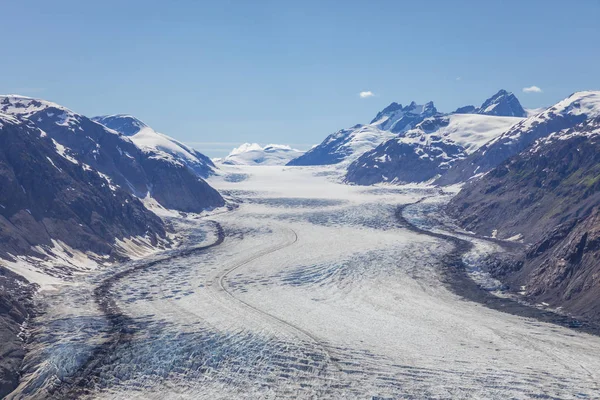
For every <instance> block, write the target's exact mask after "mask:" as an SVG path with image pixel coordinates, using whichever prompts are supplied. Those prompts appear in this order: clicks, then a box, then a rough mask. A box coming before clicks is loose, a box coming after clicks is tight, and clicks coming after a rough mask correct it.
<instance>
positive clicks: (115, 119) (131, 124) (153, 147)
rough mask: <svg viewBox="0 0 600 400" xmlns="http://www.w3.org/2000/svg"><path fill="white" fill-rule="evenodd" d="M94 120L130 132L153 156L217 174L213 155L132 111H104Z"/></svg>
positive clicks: (201, 172)
mask: <svg viewBox="0 0 600 400" xmlns="http://www.w3.org/2000/svg"><path fill="white" fill-rule="evenodd" d="M92 120H93V121H96V122H98V123H100V124H102V125H104V126H106V127H108V128H110V129H113V130H115V131H117V132H119V133H121V134H123V135H125V136H128V137H129V138H130V139H131V141H132V142H133V143H134V144H135V145H136V146H137V147H139V148H140V149H141V150H142V151H143V152H144V153H146V154H147V155H148V157H150V158H154V159H163V160H165V161H168V162H171V163H179V164H181V165H185V166H187V167H188V168H190V169H191V170H193V171H194V172H195V173H196V174H198V176H200V177H202V178H207V177H209V176H210V175H213V174H214V169H215V165H214V164H213V162H212V161H211V159H210V158H208V157H207V156H205V155H204V154H202V153H200V152H199V151H197V150H195V149H193V148H191V147H188V146H186V145H185V144H183V143H181V142H179V141H177V140H175V139H173V138H171V137H169V136H167V135H165V134H163V133H159V132H156V131H155V130H154V129H152V128H150V127H149V126H148V125H146V124H145V123H143V122H142V121H140V120H139V119H137V118H135V117H133V116H131V115H125V114H116V115H103V116H98V117H93V118H92Z"/></svg>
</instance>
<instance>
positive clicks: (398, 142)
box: [346, 114, 521, 185]
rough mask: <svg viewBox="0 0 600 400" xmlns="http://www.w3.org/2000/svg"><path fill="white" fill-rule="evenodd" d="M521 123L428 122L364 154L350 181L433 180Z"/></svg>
mask: <svg viewBox="0 0 600 400" xmlns="http://www.w3.org/2000/svg"><path fill="white" fill-rule="evenodd" d="M519 121H521V118H515V117H496V116H489V115H480V114H450V115H437V116H435V117H430V118H427V119H425V120H424V121H422V122H421V123H419V124H418V125H417V126H416V127H415V128H413V129H409V130H408V131H405V132H402V133H400V134H398V135H397V136H395V137H393V138H392V139H389V140H388V141H386V142H384V143H382V144H381V145H379V146H378V147H376V148H375V149H373V150H371V151H368V152H366V153H364V154H363V155H362V156H361V157H360V158H358V160H356V161H355V162H353V163H352V164H350V166H349V167H348V172H347V174H346V180H347V181H348V182H352V183H357V184H361V185H370V184H373V183H378V182H391V183H403V182H423V181H427V180H430V179H432V178H435V177H436V176H438V175H440V174H443V173H444V172H445V171H446V170H447V169H448V168H449V167H450V166H451V165H452V164H453V163H454V162H456V161H457V160H460V159H463V158H465V157H466V156H467V155H468V154H470V153H472V152H473V151H475V150H476V149H478V148H479V147H480V146H482V145H483V144H484V143H486V142H488V141H489V140H491V139H493V138H495V137H497V136H499V135H500V134H502V133H503V132H505V131H506V130H507V129H508V128H510V127H511V126H512V125H514V124H516V123H517V122H519Z"/></svg>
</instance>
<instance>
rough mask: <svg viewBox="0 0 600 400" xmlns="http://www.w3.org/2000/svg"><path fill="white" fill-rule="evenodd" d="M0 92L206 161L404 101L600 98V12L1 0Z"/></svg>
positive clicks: (301, 142)
mask: <svg viewBox="0 0 600 400" xmlns="http://www.w3.org/2000/svg"><path fill="white" fill-rule="evenodd" d="M0 6H1V10H2V12H1V13H0V26H1V27H2V31H3V40H2V44H1V45H0V49H1V51H2V55H3V57H2V60H1V61H0V93H17V94H22V95H26V96H31V97H38V98H44V99H47V100H51V101H54V102H57V103H59V104H62V105H64V106H66V107H69V108H70V109H72V110H74V111H76V112H79V113H81V114H84V115H87V116H94V115H101V114H116V113H127V114H132V115H135V116H137V117H138V118H140V119H141V120H143V121H144V122H146V123H147V124H148V125H150V126H152V127H153V128H154V129H155V130H157V131H160V132H163V133H166V134H168V135H170V136H173V137H175V138H177V139H179V140H181V141H184V142H186V143H188V144H191V145H192V146H194V147H195V148H197V149H198V150H200V151H202V152H204V153H206V154H208V155H209V156H213V157H218V156H223V155H225V154H226V153H227V152H228V151H229V150H230V149H231V148H233V147H235V146H237V145H239V144H240V143H243V142H258V143H261V144H267V143H281V144H290V145H293V146H294V147H298V148H301V149H307V148H309V147H310V146H311V145H313V144H316V143H319V142H321V141H322V140H323V139H324V138H325V137H326V136H327V135H329V134H330V133H333V132H335V131H337V130H339V129H342V128H346V127H350V126H352V125H355V124H357V123H368V122H369V121H370V120H371V119H372V118H373V117H374V116H375V114H377V112H378V111H379V110H381V109H382V108H384V107H385V106H386V105H388V104H389V103H391V102H392V101H396V102H399V103H401V104H407V103H410V102H411V101H413V100H414V101H416V102H418V103H422V102H426V101H429V100H433V101H434V103H435V105H436V107H437V108H438V110H440V111H452V110H454V109H456V108H457V107H459V106H463V105H467V104H475V105H479V104H481V103H482V102H483V101H484V100H485V99H486V98H488V97H490V96H491V95H493V94H494V93H495V92H496V91H498V90H499V89H501V88H502V89H506V90H509V91H512V92H514V93H515V94H516V95H517V97H518V98H519V99H520V100H521V103H522V104H523V106H524V107H526V108H537V107H541V106H548V105H551V104H553V103H555V102H557V101H558V100H560V99H562V98H564V97H566V96H568V95H569V94H571V93H573V92H575V91H578V90H590V89H596V90H598V89H600V73H599V69H598V65H600V25H599V24H598V21H599V20H600V1H598V0H587V1H586V0H578V1H573V2H570V3H568V2H564V1H549V0H546V1H535V0H528V1H494V2H492V1H481V0H479V1H460V0H455V1H427V2H419V1H414V0H413V1H400V0H396V1H383V0H371V1H353V0H345V1H342V0H338V1H331V0H319V1H312V0H302V1H261V0H256V1H247V0H240V1H228V0H218V1H191V0H182V1H169V2H167V1H164V0H161V1H158V0H144V1H140V0H130V1H123V0H120V1H115V0H103V1H92V0H90V1H81V0H53V1H46V0H44V1H41V0H27V1H25V0H21V1H1V2H0Z"/></svg>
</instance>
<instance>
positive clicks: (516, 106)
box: [454, 89, 528, 118]
mask: <svg viewBox="0 0 600 400" xmlns="http://www.w3.org/2000/svg"><path fill="white" fill-rule="evenodd" d="M454 114H482V115H495V116H497V117H519V118H524V117H527V116H528V112H527V111H526V110H525V109H523V107H522V106H521V103H520V102H519V99H517V96H515V95H514V94H513V93H511V92H507V91H506V90H504V89H501V90H499V91H498V93H496V94H495V95H493V96H492V97H490V98H489V99H487V100H486V101H484V102H483V104H482V105H481V106H480V107H475V106H464V107H459V108H457V109H456V111H454Z"/></svg>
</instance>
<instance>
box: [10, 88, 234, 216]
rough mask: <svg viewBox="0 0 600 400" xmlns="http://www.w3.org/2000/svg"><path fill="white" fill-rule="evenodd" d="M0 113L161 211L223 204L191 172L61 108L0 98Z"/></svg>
mask: <svg viewBox="0 0 600 400" xmlns="http://www.w3.org/2000/svg"><path fill="white" fill-rule="evenodd" d="M0 112H2V113H5V114H9V115H13V116H16V117H19V118H21V119H27V120H29V121H31V122H32V123H33V124H35V125H36V126H37V127H38V128H40V129H42V130H43V131H44V132H46V133H47V134H48V136H49V137H50V138H52V139H53V140H54V141H55V142H56V143H57V144H58V146H59V147H60V149H61V152H63V154H65V156H67V157H70V158H73V159H74V160H77V161H79V162H82V163H84V164H86V165H88V166H90V167H91V168H92V169H94V170H97V171H99V172H101V173H103V174H104V175H106V176H107V177H108V178H110V180H111V183H112V184H113V185H115V186H119V187H121V188H123V189H125V190H127V191H129V192H130V193H132V194H134V195H136V196H137V197H140V198H144V197H147V196H150V197H152V198H154V199H156V201H158V202H159V203H160V204H161V205H162V206H164V207H166V208H170V209H176V210H180V211H190V212H199V211H202V210H204V209H206V208H211V207H218V206H221V205H223V204H224V201H223V199H222V198H221V196H220V195H219V193H218V192H217V191H216V190H214V189H213V188H212V187H210V186H209V185H208V184H207V183H206V182H205V181H204V180H203V179H202V178H201V177H199V176H198V175H197V174H196V173H195V172H194V171H193V170H191V169H190V168H188V166H187V165H186V164H185V163H183V162H180V161H179V160H176V159H174V158H173V157H166V156H165V155H164V154H165V153H157V152H153V151H149V150H148V149H145V150H144V149H142V148H140V147H139V146H138V145H136V143H135V142H134V141H133V140H131V139H130V138H128V137H127V136H125V135H123V134H120V133H119V132H116V131H114V130H112V129H108V128H106V127H105V126H104V125H101V124H99V123H97V122H95V121H92V120H91V119H89V118H87V117H85V116H83V115H81V114H77V113H75V112H73V111H71V110H69V109H67V108H65V107H62V106H60V105H58V104H55V103H51V102H48V101H44V100H38V99H32V98H28V97H22V96H0Z"/></svg>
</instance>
